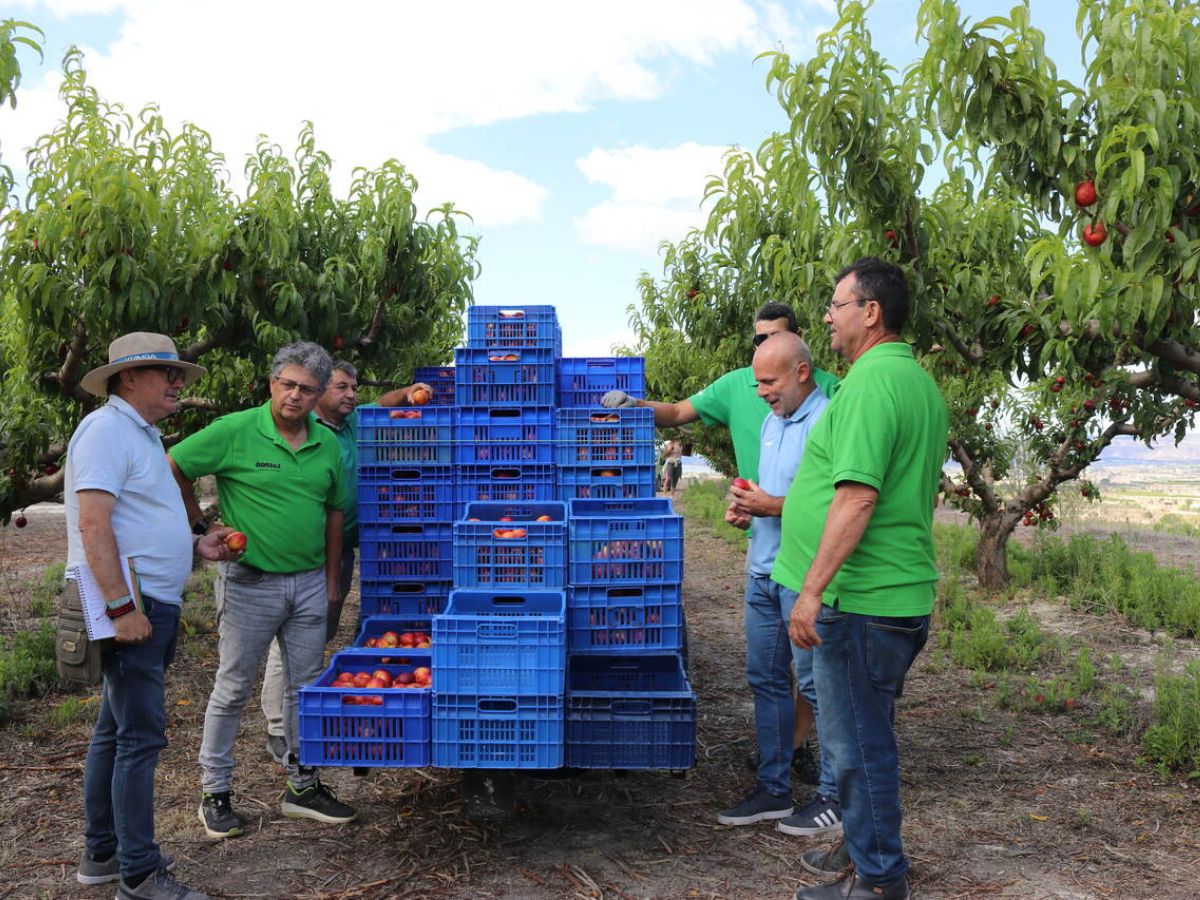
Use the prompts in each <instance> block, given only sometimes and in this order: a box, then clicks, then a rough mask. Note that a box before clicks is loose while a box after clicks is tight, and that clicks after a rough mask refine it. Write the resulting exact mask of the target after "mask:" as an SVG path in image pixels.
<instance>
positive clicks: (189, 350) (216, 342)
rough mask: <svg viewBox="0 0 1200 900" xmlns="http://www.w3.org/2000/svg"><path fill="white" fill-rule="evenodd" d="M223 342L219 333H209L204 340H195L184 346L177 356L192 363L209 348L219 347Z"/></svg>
mask: <svg viewBox="0 0 1200 900" xmlns="http://www.w3.org/2000/svg"><path fill="white" fill-rule="evenodd" d="M223 343H225V341H224V339H223V338H222V336H221V335H219V334H210V335H209V336H208V337H206V338H205V339H204V340H202V341H196V343H194V344H190V345H188V346H187V347H184V348H183V350H181V351H180V352H179V358H180V359H182V360H183V361H184V362H190V363H194V362H195V361H196V360H198V359H199V358H200V357H201V356H202V355H204V354H205V353H207V352H208V351H209V350H213V349H215V348H217V347H220V346H221V345H222V344H223Z"/></svg>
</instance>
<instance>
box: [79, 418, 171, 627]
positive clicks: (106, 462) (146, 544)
mask: <svg viewBox="0 0 1200 900" xmlns="http://www.w3.org/2000/svg"><path fill="white" fill-rule="evenodd" d="M79 491H104V492H105V493H107V494H111V495H112V496H113V497H115V498H116V503H115V504H114V505H113V511H112V519H111V521H112V529H113V534H114V535H115V536H116V539H117V551H118V552H119V553H120V555H121V558H122V559H129V558H132V559H133V567H134V570H135V571H136V572H137V573H138V575H139V577H140V580H141V589H142V592H143V593H144V594H146V595H147V596H149V597H153V598H154V599H155V600H158V601H161V602H163V603H173V604H177V605H178V604H180V603H182V602H183V589H184V586H185V585H186V584H187V578H188V575H189V574H190V573H191V571H192V534H191V530H190V529H189V528H188V519H187V512H186V510H185V509H184V506H183V497H182V495H181V494H180V493H179V485H178V484H176V483H175V477H174V476H173V475H172V474H171V467H170V465H169V464H168V463H167V453H166V451H165V450H164V449H163V445H162V435H161V434H160V433H159V430H158V429H157V428H155V427H154V426H153V425H151V424H149V423H148V422H146V420H145V419H143V418H142V416H141V414H140V413H138V411H137V410H135V409H134V408H133V407H132V406H130V405H129V403H127V402H126V401H125V400H123V399H122V398H120V397H118V396H116V395H113V396H110V397H109V398H108V403H107V404H105V405H104V406H102V407H100V408H99V409H98V410H96V411H95V412H92V413H90V414H89V415H88V416H87V417H86V418H84V420H83V421H82V422H80V423H79V427H78V428H76V429H75V433H74V434H73V435H72V436H71V442H70V444H69V445H68V446H67V462H66V471H65V482H64V489H63V503H64V505H65V506H66V519H67V566H68V567H70V566H74V565H77V564H79V563H86V562H87V554H86V552H85V551H84V548H83V536H82V534H81V533H80V531H79V496H78V492H79Z"/></svg>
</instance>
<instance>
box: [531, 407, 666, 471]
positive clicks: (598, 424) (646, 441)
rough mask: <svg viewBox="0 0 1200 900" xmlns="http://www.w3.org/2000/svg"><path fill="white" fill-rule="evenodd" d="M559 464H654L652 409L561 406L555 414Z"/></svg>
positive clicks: (555, 440) (556, 459)
mask: <svg viewBox="0 0 1200 900" xmlns="http://www.w3.org/2000/svg"><path fill="white" fill-rule="evenodd" d="M554 444H555V448H556V450H555V455H556V458H555V462H556V463H558V464H559V465H560V466H595V465H604V464H610V465H621V466H651V467H653V466H654V410H652V409H648V408H647V409H642V408H634V409H580V408H577V407H576V408H566V407H563V408H561V409H559V410H557V411H556V412H555V414H554Z"/></svg>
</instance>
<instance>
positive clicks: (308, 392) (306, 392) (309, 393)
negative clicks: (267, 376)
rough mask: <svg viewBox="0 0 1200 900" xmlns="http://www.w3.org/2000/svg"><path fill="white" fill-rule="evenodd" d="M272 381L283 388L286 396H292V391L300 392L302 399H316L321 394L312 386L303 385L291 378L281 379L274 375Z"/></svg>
mask: <svg viewBox="0 0 1200 900" xmlns="http://www.w3.org/2000/svg"><path fill="white" fill-rule="evenodd" d="M271 380H272V381H274V382H275V383H276V384H277V385H279V386H280V387H281V388H283V391H284V393H285V394H290V393H291V392H292V391H299V392H300V396H301V397H315V396H317V394H319V393H320V392H321V391H320V389H319V388H315V387H313V386H312V385H311V384H301V383H300V382H298V381H292V380H291V379H290V378H280V377H279V376H278V375H272V376H271Z"/></svg>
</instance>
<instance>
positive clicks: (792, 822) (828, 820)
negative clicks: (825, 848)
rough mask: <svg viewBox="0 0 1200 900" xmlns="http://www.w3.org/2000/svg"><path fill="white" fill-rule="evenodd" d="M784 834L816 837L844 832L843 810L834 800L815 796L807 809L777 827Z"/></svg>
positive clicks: (806, 806)
mask: <svg viewBox="0 0 1200 900" xmlns="http://www.w3.org/2000/svg"><path fill="white" fill-rule="evenodd" d="M775 827H776V828H778V829H779V830H780V831H782V832H783V833H784V834H795V835H799V836H800V837H815V836H816V835H818V834H829V833H830V832H840V831H841V830H842V810H841V808H840V807H839V806H838V805H837V804H836V803H834V802H833V801H832V800H830V799H828V798H826V797H824V796H822V795H821V794H813V796H812V799H811V800H809V801H808V803H807V804H806V805H805V807H804V808H803V809H802V810H800V812H798V813H796V814H795V815H794V816H788V817H787V818H786V819H783V820H782V821H780V823H779V824H778V825H776V826H775Z"/></svg>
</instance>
